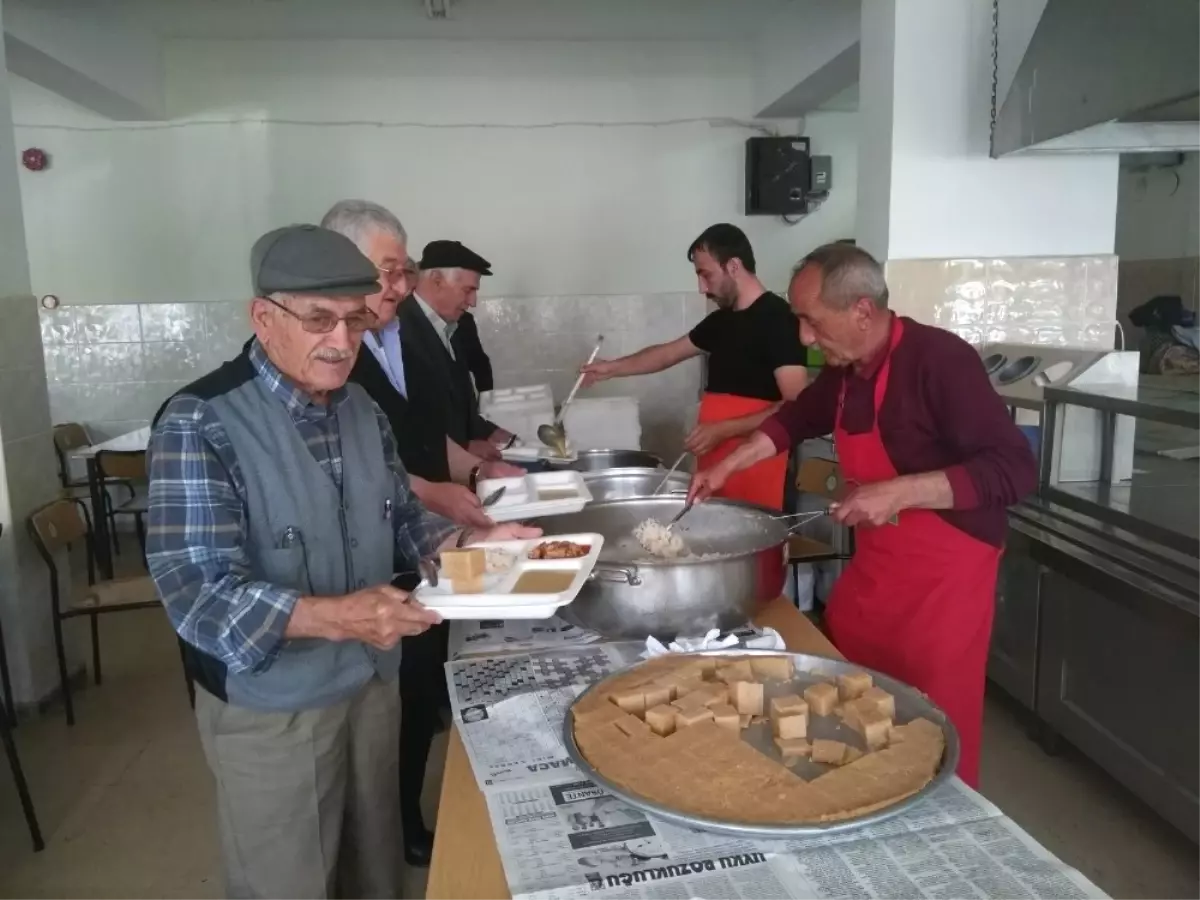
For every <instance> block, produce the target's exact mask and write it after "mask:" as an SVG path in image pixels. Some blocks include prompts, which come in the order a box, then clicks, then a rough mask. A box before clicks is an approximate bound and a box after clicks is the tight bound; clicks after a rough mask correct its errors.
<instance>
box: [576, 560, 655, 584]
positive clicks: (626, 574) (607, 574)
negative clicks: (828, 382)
mask: <svg viewBox="0 0 1200 900" xmlns="http://www.w3.org/2000/svg"><path fill="white" fill-rule="evenodd" d="M587 580H588V581H615V582H618V583H619V584H628V585H631V586H633V587H637V586H638V585H639V584H641V583H642V576H641V575H639V574H638V567H637V566H614V565H611V564H609V563H596V567H595V568H594V569H592V574H591V575H589V576H588V579H587Z"/></svg>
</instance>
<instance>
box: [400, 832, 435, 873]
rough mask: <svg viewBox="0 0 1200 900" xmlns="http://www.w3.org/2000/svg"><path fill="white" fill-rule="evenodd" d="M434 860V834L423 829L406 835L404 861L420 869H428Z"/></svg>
mask: <svg viewBox="0 0 1200 900" xmlns="http://www.w3.org/2000/svg"><path fill="white" fill-rule="evenodd" d="M431 859H433V832H432V831H428V830H426V829H424V828H422V829H421V830H419V831H414V832H408V831H405V833H404V861H405V862H406V863H408V864H409V865H410V866H416V867H417V868H419V869H428V868H429V861H430V860H431Z"/></svg>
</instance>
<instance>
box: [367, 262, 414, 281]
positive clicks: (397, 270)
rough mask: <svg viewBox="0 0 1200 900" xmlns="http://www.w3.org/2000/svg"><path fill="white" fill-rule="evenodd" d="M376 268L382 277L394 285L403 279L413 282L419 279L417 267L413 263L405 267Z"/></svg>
mask: <svg viewBox="0 0 1200 900" xmlns="http://www.w3.org/2000/svg"><path fill="white" fill-rule="evenodd" d="M375 268H376V269H378V270H379V274H380V275H382V276H383V277H384V278H386V279H387V280H388V281H390V282H391V283H392V284H395V283H396V282H397V281H400V280H401V279H404V280H407V281H412V280H413V279H415V278H416V277H417V267H416V266H414V265H413V264H412V263H408V264H407V265H404V266H376V267H375Z"/></svg>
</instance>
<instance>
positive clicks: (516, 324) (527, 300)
mask: <svg viewBox="0 0 1200 900" xmlns="http://www.w3.org/2000/svg"><path fill="white" fill-rule="evenodd" d="M246 308H247V307H246V304H245V303H244V302H237V303H142V304H127V305H122V304H103V305H94V306H63V307H60V308H59V309H56V310H42V311H41V317H40V322H41V333H42V342H43V343H44V345H45V360H46V381H47V382H48V384H49V392H50V409H51V415H52V417H53V420H54V422H55V423H60V422H82V423H84V424H86V425H87V426H88V428H89V429H90V431H91V432H92V435H93V437H94V438H95V439H98V440H99V439H103V438H106V437H112V436H115V435H117V434H121V433H124V432H126V431H130V430H132V429H134V428H138V427H140V426H142V425H144V424H145V423H146V422H147V421H149V419H150V418H151V417H152V416H153V415H154V413H155V411H156V410H157V409H158V407H159V406H160V405H161V404H162V402H163V401H164V400H165V399H166V398H167V397H168V396H170V395H171V394H172V393H173V392H174V391H176V390H177V389H178V388H180V387H181V386H183V385H184V384H187V383H188V382H190V381H192V380H193V379H195V378H197V377H199V376H200V375H202V374H204V373H205V372H208V371H210V370H211V369H213V368H215V367H216V366H218V365H219V364H220V363H221V362H223V361H225V360H227V359H230V358H232V357H233V356H235V355H236V354H237V353H238V351H239V350H240V349H241V346H242V344H243V343H244V342H245V340H246V338H247V337H249V335H250V328H249V324H248V322H247V319H246ZM706 312H707V309H706V301H705V300H704V298H703V297H702V296H700V295H698V294H690V293H688V294H649V295H631V296H589V297H585V296H575V297H523V298H507V297H499V298H491V299H487V300H483V301H481V302H480V304H479V306H478V308H477V309H476V311H475V315H476V318H477V319H478V321H479V328H480V333H481V336H482V339H483V343H484V347H485V348H486V350H487V351H488V354H489V355H490V357H491V359H492V367H493V369H494V370H495V374H496V383H497V385H498V386H501V387H507V386H512V385H519V384H531V383H549V384H551V385H552V386H553V387H554V391H555V396H556V398H557V399H558V400H559V401H561V400H562V399H563V397H565V396H566V393H567V391H568V390H570V386H571V383H572V382H573V381H574V380H575V376H576V373H577V369H578V367H579V365H580V364H581V363H582V362H583V361H584V360H585V359H586V357H587V355H588V354H589V353H590V352H591V349H592V346H593V344H594V343H595V340H596V336H597V335H599V334H603V335H604V337H605V344H604V350H603V355H604V356H609V357H611V356H618V355H622V354H625V353H630V352H633V351H634V350H638V349H641V348H642V347H644V346H646V345H648V344H653V343H658V342H660V341H668V340H673V339H675V338H677V337H679V336H681V335H683V334H685V333H686V332H687V331H688V330H689V329H690V328H691V327H692V325H694V324H695V323H696V322H698V321H700V319H701V318H703V316H704V315H705V313H706ZM700 378H701V371H700V367H699V363H698V362H692V363H689V364H686V365H684V366H679V367H677V368H676V369H675V370H672V371H668V372H664V373H661V374H658V375H651V376H643V377H641V378H633V379H625V380H622V381H613V382H608V383H605V384H603V385H599V386H597V387H596V388H594V391H595V393H596V394H597V395H614V394H627V395H632V396H636V397H638V399H639V401H640V405H641V410H642V431H643V443H644V445H645V446H646V447H647V448H648V449H652V450H656V451H658V452H660V453H663V454H670V453H672V452H675V450H676V448H677V447H679V446H680V443H681V441H682V436H683V431H684V429H685V428H686V427H687V425H688V423H689V420H690V419H691V418H692V417H693V416H694V414H695V413H694V410H695V405H696V401H697V399H698V397H699V391H700Z"/></svg>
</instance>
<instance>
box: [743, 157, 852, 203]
mask: <svg viewBox="0 0 1200 900" xmlns="http://www.w3.org/2000/svg"><path fill="white" fill-rule="evenodd" d="M831 162H832V161H831V160H830V158H829V157H828V156H810V155H809V142H808V138H806V137H752V138H749V139H748V140H747V141H746V215H748V216H789V215H803V214H804V213H807V212H809V210H810V209H811V208H812V207H813V206H815V205H817V204H818V203H819V202H820V201H821V200H823V199H824V198H825V196H826V195H828V193H829V189H830V187H831V182H832V180H833V173H832V165H831Z"/></svg>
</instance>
